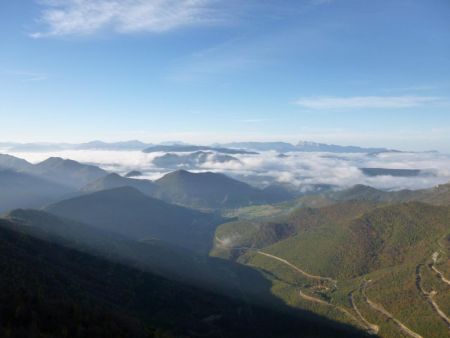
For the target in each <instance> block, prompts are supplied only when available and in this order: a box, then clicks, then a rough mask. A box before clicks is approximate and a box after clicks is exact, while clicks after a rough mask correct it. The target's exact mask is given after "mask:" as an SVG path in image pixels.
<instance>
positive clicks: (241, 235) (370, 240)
mask: <svg viewBox="0 0 450 338" xmlns="http://www.w3.org/2000/svg"><path fill="white" fill-rule="evenodd" d="M428 193H429V192H428ZM428 193H427V194H428ZM433 193H435V191H433ZM421 196H424V195H421ZM428 196H430V195H428ZM369 200H373V199H369ZM275 230H276V231H275ZM449 234H450V207H444V206H433V205H430V204H424V203H419V202H409V203H403V204H389V205H387V204H386V203H381V204H380V203H379V200H376V201H375V202H368V201H355V200H353V201H351V202H336V204H333V205H331V206H327V207H323V208H317V209H311V208H298V209H297V210H296V211H294V212H292V213H291V214H290V215H289V216H282V217H279V218H278V220H277V218H276V217H272V218H271V219H270V220H268V221H264V220H260V219H259V220H258V219H255V220H241V221H238V222H233V223H228V224H224V225H221V226H220V227H219V228H218V229H217V232H216V235H217V238H216V243H215V247H214V249H213V251H212V254H213V255H217V256H221V257H226V258H230V259H235V260H237V261H239V262H241V263H243V264H247V265H250V266H253V267H256V268H259V269H261V270H262V271H266V273H267V274H268V276H270V278H271V279H272V283H273V286H272V290H273V292H274V293H275V294H276V295H278V296H279V297H281V298H283V299H285V301H286V302H287V303H289V304H291V305H292V306H296V307H300V308H304V309H309V310H312V311H315V312H317V313H320V314H323V315H326V316H328V317H330V318H333V319H336V320H340V321H343V322H346V323H351V324H353V325H355V326H358V327H361V328H364V327H366V329H367V330H368V331H370V330H375V329H374V327H377V329H376V330H377V332H378V330H379V333H380V335H381V336H383V337H398V336H399V335H401V334H405V335H406V336H411V332H414V333H415V334H418V335H419V336H423V337H436V338H437V337H443V336H445V335H446V334H448V328H447V327H446V325H445V322H444V321H443V320H442V318H441V317H440V316H439V314H438V313H437V312H436V310H434V308H433V307H432V306H431V305H430V303H429V301H428V299H427V296H426V295H424V294H423V293H421V291H420V289H419V288H418V286H417V284H416V282H415V281H416V277H417V276H416V269H417V267H418V266H422V265H423V266H426V265H427V264H429V261H430V259H431V257H432V255H433V253H434V252H436V251H439V252H440V255H441V256H442V257H441V258H440V260H439V262H438V263H436V266H438V267H439V269H441V271H442V272H443V275H444V278H445V276H447V278H448V272H449V270H450V269H448V267H447V266H448V263H447V264H445V262H448V258H447V257H448V256H449V255H448V254H449V246H448V236H449ZM227 236H228V237H227ZM428 270H429V271H428V279H430V278H432V277H433V276H434V278H435V279H436V278H437V277H436V276H437V274H436V272H434V271H433V270H432V269H431V268H428ZM423 271H424V276H425V277H426V276H427V275H426V274H425V271H426V270H425V269H424V270H423ZM446 273H447V275H446ZM425 277H423V278H425ZM364 280H371V282H369V283H368V282H363V281H364ZM446 287H447V286H446V285H445V283H444V284H443V282H440V287H436V286H435V287H433V288H430V289H431V290H435V291H436V292H437V295H436V296H435V297H436V300H437V302H439V304H440V306H441V309H447V310H448V309H449V303H448V299H447V298H446V297H445V296H444V295H445V294H446V293H445V290H446V289H445V288H446ZM298 290H301V293H300V294H299V293H298V292H299V291H298ZM433 297H434V296H433ZM366 299H369V301H370V302H372V305H373V304H375V307H374V306H371V305H370V304H369V302H368V301H366ZM352 304H353V305H352ZM379 305H381V308H383V310H382V311H380V310H379V309H378V310H377V309H376V307H377V306H379ZM354 306H356V308H357V310H358V311H357V310H355V308H354ZM383 311H385V312H386V313H387V314H389V316H392V317H393V318H395V320H393V319H389V316H387V315H386V313H383ZM443 311H444V310H443ZM444 313H445V311H444ZM447 313H449V312H448V311H447ZM360 315H362V318H364V319H361V316H360ZM367 323H369V324H367ZM399 323H400V324H401V325H403V326H404V327H406V328H407V329H408V330H411V332H410V333H408V331H407V330H406V329H404V328H402V326H401V325H400V324H399ZM372 324H373V325H372ZM429 330H432V331H431V332H432V334H430V333H429ZM402 332H403V333H402Z"/></svg>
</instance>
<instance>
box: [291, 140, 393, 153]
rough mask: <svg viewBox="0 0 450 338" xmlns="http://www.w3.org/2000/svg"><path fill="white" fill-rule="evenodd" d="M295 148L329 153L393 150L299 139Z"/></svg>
mask: <svg viewBox="0 0 450 338" xmlns="http://www.w3.org/2000/svg"><path fill="white" fill-rule="evenodd" d="M295 148H296V151H303V152H329V153H383V152H392V151H395V150H390V149H386V148H362V147H357V146H340V145H335V144H325V143H316V142H309V141H300V142H299V143H297V145H296V147H295Z"/></svg>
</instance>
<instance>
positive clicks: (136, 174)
mask: <svg viewBox="0 0 450 338" xmlns="http://www.w3.org/2000/svg"><path fill="white" fill-rule="evenodd" d="M142 175H143V174H142V172H140V171H138V170H132V171H129V172H128V173H126V174H125V177H127V178H132V177H139V176H142Z"/></svg>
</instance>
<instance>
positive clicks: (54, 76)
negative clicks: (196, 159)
mask: <svg viewBox="0 0 450 338" xmlns="http://www.w3.org/2000/svg"><path fill="white" fill-rule="evenodd" d="M0 121H1V124H0V128H1V129H0V132H1V136H0V142H6V141H17V142H84V141H89V140H93V139H102V140H105V141H118V140H127V139H140V140H142V141H147V142H158V141H168V140H182V141H186V142H191V143H202V144H205V143H212V142H227V141H246V140H247V141H248V140H255V141H273V140H280V141H288V142H293V143H296V142H298V141H299V140H310V141H317V142H324V143H336V144H343V145H349V144H352V145H360V146H384V147H389V148H396V149H401V150H432V149H433V150H439V151H442V152H447V153H449V152H450V2H449V1H448V0H427V1H423V0H377V1H372V0H304V1H302V0H246V1H242V0H15V1H8V0H0Z"/></svg>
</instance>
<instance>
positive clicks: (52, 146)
mask: <svg viewBox="0 0 450 338" xmlns="http://www.w3.org/2000/svg"><path fill="white" fill-rule="evenodd" d="M0 147H2V148H5V149H7V150H8V151H10V152H50V151H61V150H116V151H132V150H134V151H140V150H142V151H144V152H146V153H152V152H166V153H167V152H178V153H182V152H196V151H214V152H217V153H223V154H230V155H233V154H255V153H257V152H261V151H277V152H280V153H284V152H330V153H375V154H376V153H384V152H398V150H392V149H387V148H382V147H368V148H365V147H358V146H341V145H335V144H325V143H317V142H309V141H300V142H299V143H297V144H295V145H294V144H291V143H287V142H231V143H220V144H219V143H218V144H213V145H210V146H205V145H192V144H186V143H182V142H163V143H160V144H151V143H145V142H141V141H138V140H131V141H122V142H103V141H91V142H87V143H80V144H70V143H0Z"/></svg>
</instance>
